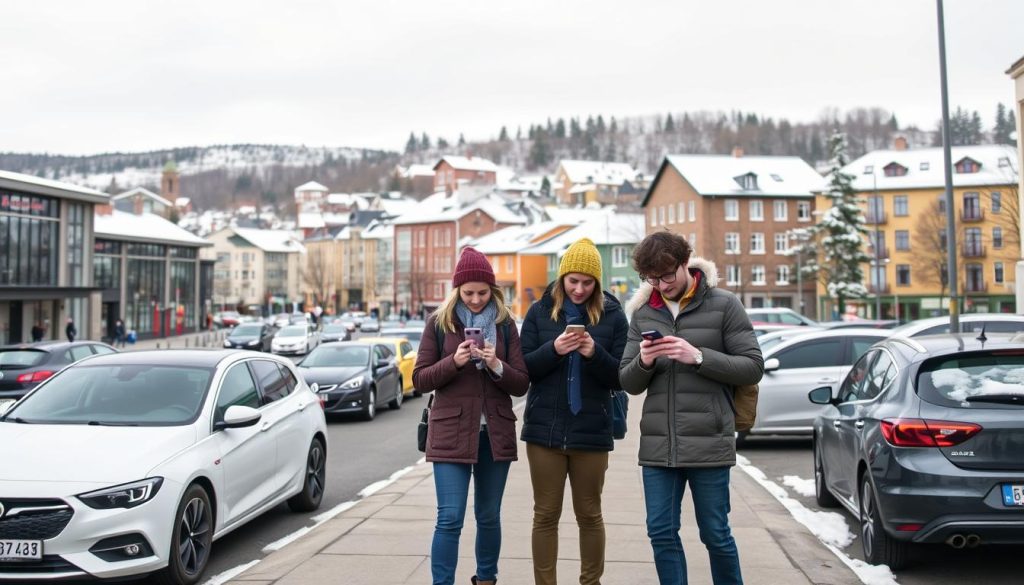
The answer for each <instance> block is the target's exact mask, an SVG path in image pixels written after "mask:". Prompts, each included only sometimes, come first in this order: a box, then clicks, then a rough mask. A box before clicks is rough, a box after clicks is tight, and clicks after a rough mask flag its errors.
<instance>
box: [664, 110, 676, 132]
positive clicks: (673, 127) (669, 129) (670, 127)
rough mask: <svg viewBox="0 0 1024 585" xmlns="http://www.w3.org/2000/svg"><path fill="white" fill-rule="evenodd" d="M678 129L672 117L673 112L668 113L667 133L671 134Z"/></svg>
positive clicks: (666, 120)
mask: <svg viewBox="0 0 1024 585" xmlns="http://www.w3.org/2000/svg"><path fill="white" fill-rule="evenodd" d="M675 131H676V123H675V120H673V119H672V112H669V113H668V117H666V118H665V133H666V134H670V133H672V132H675Z"/></svg>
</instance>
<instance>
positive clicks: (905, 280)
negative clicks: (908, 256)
mask: <svg viewBox="0 0 1024 585" xmlns="http://www.w3.org/2000/svg"><path fill="white" fill-rule="evenodd" d="M896 286H910V265H909V264H897V265H896Z"/></svg>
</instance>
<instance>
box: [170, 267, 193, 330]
mask: <svg viewBox="0 0 1024 585" xmlns="http://www.w3.org/2000/svg"><path fill="white" fill-rule="evenodd" d="M195 298H196V263H195V262H191V261H188V262H181V261H172V262H171V298H170V299H169V300H170V302H171V306H172V307H174V311H173V314H174V316H173V317H172V321H171V324H172V333H173V334H175V335H181V334H182V333H183V332H185V331H190V330H194V329H195V328H196V327H197V326H198V325H199V323H198V321H197V319H196V302H195ZM175 303H177V306H176V307H175V306H174V304H175Z"/></svg>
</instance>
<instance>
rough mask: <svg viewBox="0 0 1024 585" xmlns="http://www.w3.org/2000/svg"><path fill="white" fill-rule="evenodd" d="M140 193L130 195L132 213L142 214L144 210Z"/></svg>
mask: <svg viewBox="0 0 1024 585" xmlns="http://www.w3.org/2000/svg"><path fill="white" fill-rule="evenodd" d="M143 203H144V202H143V200H142V195H135V196H134V197H132V213H134V214H135V215H142V212H143V211H144V207H143Z"/></svg>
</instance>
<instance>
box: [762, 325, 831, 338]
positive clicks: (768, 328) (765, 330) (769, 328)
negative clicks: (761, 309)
mask: <svg viewBox="0 0 1024 585" xmlns="http://www.w3.org/2000/svg"><path fill="white" fill-rule="evenodd" d="M752 325H753V327H754V335H756V336H757V337H761V336H762V335H767V334H769V333H775V332H776V331H804V330H806V331H814V330H818V329H821V327H807V328H806V329H805V328H804V327H801V326H799V325H766V324H765V323H752Z"/></svg>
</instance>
